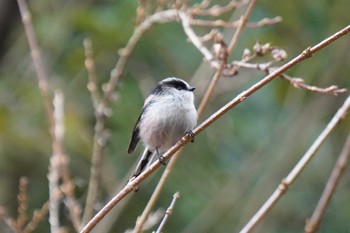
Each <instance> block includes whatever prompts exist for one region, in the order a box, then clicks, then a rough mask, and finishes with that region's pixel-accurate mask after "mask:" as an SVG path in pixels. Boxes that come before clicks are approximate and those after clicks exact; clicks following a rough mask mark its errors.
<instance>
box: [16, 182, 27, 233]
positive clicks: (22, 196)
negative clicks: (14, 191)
mask: <svg viewBox="0 0 350 233" xmlns="http://www.w3.org/2000/svg"><path fill="white" fill-rule="evenodd" d="M27 192H28V179H27V177H21V179H20V180H19V193H18V195H17V200H18V215H17V223H16V224H17V226H18V228H19V229H23V227H24V225H25V223H26V221H27V209H28V193H27Z"/></svg>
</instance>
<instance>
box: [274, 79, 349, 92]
mask: <svg viewBox="0 0 350 233" xmlns="http://www.w3.org/2000/svg"><path fill="white" fill-rule="evenodd" d="M280 77H281V78H283V79H285V80H287V81H289V82H290V83H291V84H292V85H293V86H294V87H295V88H302V89H305V90H309V91H313V92H318V93H324V94H329V95H335V96H336V95H338V94H341V93H344V92H346V91H347V89H345V88H338V86H335V85H332V86H329V87H326V88H321V87H316V86H311V85H308V84H306V83H305V81H304V80H303V79H302V78H292V77H289V76H288V75H286V74H282V75H281V76H280Z"/></svg>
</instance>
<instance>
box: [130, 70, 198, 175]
mask: <svg viewBox="0 0 350 233" xmlns="http://www.w3.org/2000/svg"><path fill="white" fill-rule="evenodd" d="M194 89H195V88H194V87H191V86H190V85H189V84H188V83H187V82H185V81H184V80H182V79H179V78H175V77H171V78H166V79H164V80H162V81H160V82H159V83H158V84H157V86H156V87H155V88H154V89H153V90H152V91H151V93H150V94H149V96H148V97H147V99H146V100H145V103H144V105H143V108H142V111H141V114H140V116H139V118H138V120H137V122H136V124H135V127H134V130H133V133H132V137H131V141H130V145H129V149H128V153H129V154H130V153H131V152H133V151H134V150H135V147H136V145H137V143H138V142H139V141H140V139H141V140H142V142H143V143H144V144H145V147H146V148H145V151H144V153H143V154H142V156H141V159H140V161H139V163H138V165H137V166H136V169H135V172H134V174H133V177H137V176H138V175H140V173H141V172H142V171H143V170H144V169H145V168H146V167H147V166H148V164H149V163H150V162H151V160H152V159H151V157H153V156H152V155H154V154H156V155H157V156H158V159H159V160H160V162H162V159H163V157H162V156H161V154H162V153H164V152H165V151H167V150H168V149H170V148H171V147H172V146H173V145H175V143H176V142H177V141H179V140H180V139H181V137H182V136H184V134H186V133H189V132H192V131H191V130H192V129H193V128H194V127H195V125H196V124H197V111H196V108H195V106H194V95H193V91H194Z"/></svg>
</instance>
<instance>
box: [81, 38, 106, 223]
mask: <svg viewBox="0 0 350 233" xmlns="http://www.w3.org/2000/svg"><path fill="white" fill-rule="evenodd" d="M84 49H85V67H86V70H87V72H88V78H89V82H88V85H87V87H88V90H89V91H90V96H91V101H92V103H93V107H94V111H95V118H96V124H95V129H94V130H95V132H94V142H93V148H92V156H91V167H90V178H89V185H88V189H87V197H86V201H85V207H84V213H83V217H82V222H81V226H83V225H85V224H86V223H87V222H88V221H89V220H90V219H91V217H92V215H93V210H94V205H95V203H96V197H97V193H98V181H99V177H100V174H101V157H102V149H103V148H104V146H105V145H106V139H105V134H104V131H105V118H106V116H105V111H104V109H103V108H102V103H101V97H100V94H99V92H98V89H97V83H96V74H95V62H94V59H93V48H92V42H91V40H90V39H88V38H86V39H85V40H84ZM81 226H80V227H81Z"/></svg>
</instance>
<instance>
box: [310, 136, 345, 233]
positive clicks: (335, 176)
mask: <svg viewBox="0 0 350 233" xmlns="http://www.w3.org/2000/svg"><path fill="white" fill-rule="evenodd" d="M349 156H350V134H349V135H348V138H347V140H346V142H345V145H344V147H343V149H342V151H341V153H340V155H339V158H338V160H337V162H336V164H335V166H334V168H333V171H332V174H331V175H330V177H329V179H328V182H327V184H326V187H325V189H324V191H323V193H322V196H321V198H320V200H319V202H318V204H317V206H316V208H315V210H314V212H313V214H312V216H311V218H310V219H309V220H308V221H307V222H306V226H305V233H312V232H316V231H317V230H318V228H319V226H320V223H321V221H322V218H323V216H324V214H325V211H326V209H327V207H328V205H329V203H330V201H331V198H332V196H333V194H334V192H335V189H336V187H337V185H338V183H339V180H340V178H341V176H342V175H343V173H344V171H345V168H346V165H347V163H348V160H349Z"/></svg>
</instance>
